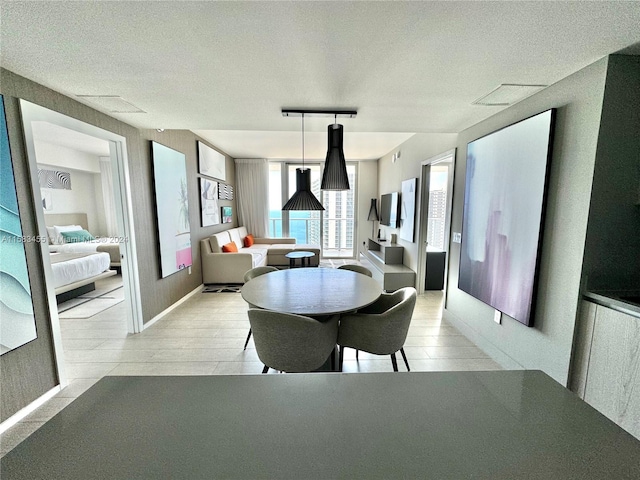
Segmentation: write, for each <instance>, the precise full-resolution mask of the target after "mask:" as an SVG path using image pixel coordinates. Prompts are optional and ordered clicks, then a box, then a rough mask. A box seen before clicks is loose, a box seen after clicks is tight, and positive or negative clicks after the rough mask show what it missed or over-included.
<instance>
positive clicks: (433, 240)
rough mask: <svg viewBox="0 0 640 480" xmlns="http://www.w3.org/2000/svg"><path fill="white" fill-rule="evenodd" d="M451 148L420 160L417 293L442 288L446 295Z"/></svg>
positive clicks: (449, 226)
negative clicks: (422, 160)
mask: <svg viewBox="0 0 640 480" xmlns="http://www.w3.org/2000/svg"><path fill="white" fill-rule="evenodd" d="M454 169H455V149H454V150H450V151H448V152H445V153H443V154H441V155H437V156H435V157H432V158H430V159H428V160H425V161H424V162H422V169H421V177H420V185H421V188H420V220H419V221H420V226H419V243H418V244H419V245H420V247H419V248H418V272H417V275H418V292H419V293H424V292H425V291H426V290H439V291H443V292H444V294H445V298H446V289H447V278H448V265H449V236H450V231H451V204H452V199H453V177H454Z"/></svg>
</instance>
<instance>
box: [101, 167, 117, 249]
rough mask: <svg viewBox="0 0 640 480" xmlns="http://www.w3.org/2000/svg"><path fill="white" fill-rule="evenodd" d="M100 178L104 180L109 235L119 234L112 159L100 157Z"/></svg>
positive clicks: (105, 216) (105, 218)
mask: <svg viewBox="0 0 640 480" xmlns="http://www.w3.org/2000/svg"><path fill="white" fill-rule="evenodd" d="M100 180H101V181H102V201H103V202H104V220H105V225H106V227H107V235H108V236H109V237H116V236H117V235H118V223H117V221H116V202H115V199H114V198H113V174H112V173H111V159H110V158H109V157H100Z"/></svg>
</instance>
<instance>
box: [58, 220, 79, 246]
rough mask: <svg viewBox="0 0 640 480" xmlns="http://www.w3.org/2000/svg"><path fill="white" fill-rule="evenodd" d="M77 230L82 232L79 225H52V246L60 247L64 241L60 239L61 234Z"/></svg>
mask: <svg viewBox="0 0 640 480" xmlns="http://www.w3.org/2000/svg"><path fill="white" fill-rule="evenodd" d="M77 230H82V227H81V226H80V225H54V226H53V232H54V235H53V242H52V243H53V244H54V245H62V244H63V243H64V242H65V240H64V238H63V237H62V232H74V231H77Z"/></svg>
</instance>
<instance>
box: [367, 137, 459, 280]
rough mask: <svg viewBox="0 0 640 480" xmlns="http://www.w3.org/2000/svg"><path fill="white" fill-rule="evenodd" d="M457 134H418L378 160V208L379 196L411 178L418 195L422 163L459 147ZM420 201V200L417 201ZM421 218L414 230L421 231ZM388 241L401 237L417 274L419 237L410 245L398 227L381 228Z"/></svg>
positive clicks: (406, 256)
mask: <svg viewBox="0 0 640 480" xmlns="http://www.w3.org/2000/svg"><path fill="white" fill-rule="evenodd" d="M457 137H458V135H457V134H455V133H419V134H416V135H414V136H413V137H411V138H410V139H409V140H407V141H406V142H404V143H403V144H402V145H400V147H398V148H396V149H395V150H393V151H391V152H389V153H388V154H387V155H385V156H384V157H382V158H381V159H380V160H378V208H379V203H380V195H383V194H385V193H390V192H400V191H401V190H402V181H403V180H408V179H410V178H417V179H418V192H419V191H420V188H421V185H420V184H419V183H420V180H419V179H420V174H421V170H422V167H421V163H422V162H423V161H425V160H428V159H429V158H431V157H435V156H436V155H439V154H441V153H444V152H446V151H448V150H451V149H452V148H454V147H455V146H456V139H457ZM398 151H400V152H401V153H400V158H398V160H396V162H395V163H393V162H392V160H391V158H392V155H393V154H394V153H397V152H398ZM416 202H418V198H416ZM419 222H420V219H419V215H417V216H416V223H415V229H416V230H415V231H416V232H418V231H419V228H420V225H419ZM381 228H382V229H383V230H384V232H385V237H386V238H387V239H390V238H391V234H392V233H395V234H396V235H397V236H398V240H397V243H398V244H399V245H402V246H403V247H404V259H403V263H404V264H405V265H406V266H408V267H409V268H410V269H412V270H413V271H415V272H417V271H418V235H417V233H416V235H415V241H414V242H409V241H407V240H402V239H401V238H400V229H399V228H390V227H381Z"/></svg>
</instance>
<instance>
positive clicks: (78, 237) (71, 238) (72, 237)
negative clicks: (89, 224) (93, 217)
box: [62, 230, 95, 243]
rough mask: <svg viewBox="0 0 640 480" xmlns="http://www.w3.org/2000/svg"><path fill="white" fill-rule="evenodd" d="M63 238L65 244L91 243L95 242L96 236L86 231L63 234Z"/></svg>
mask: <svg viewBox="0 0 640 480" xmlns="http://www.w3.org/2000/svg"><path fill="white" fill-rule="evenodd" d="M62 238H64V242H65V243H76V242H90V241H91V240H95V238H94V236H93V235H91V234H90V233H89V232H87V231H86V230H72V231H70V232H62Z"/></svg>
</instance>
